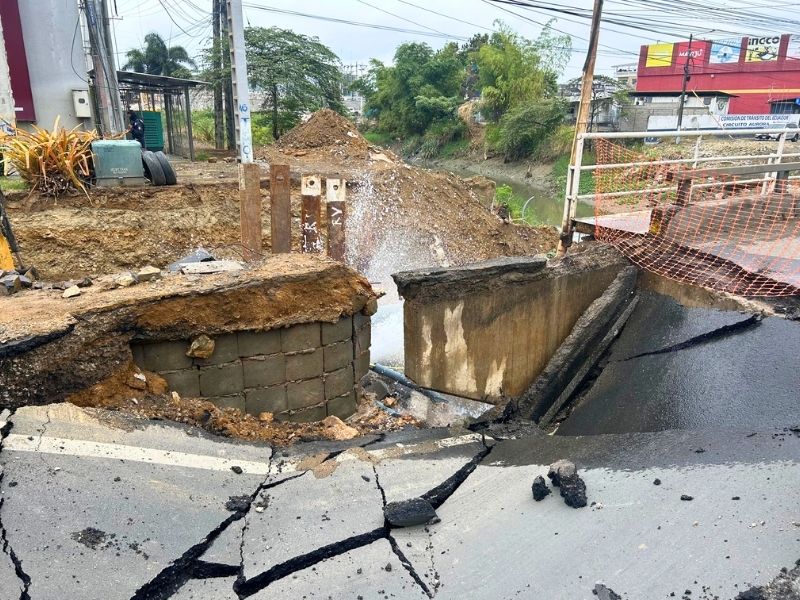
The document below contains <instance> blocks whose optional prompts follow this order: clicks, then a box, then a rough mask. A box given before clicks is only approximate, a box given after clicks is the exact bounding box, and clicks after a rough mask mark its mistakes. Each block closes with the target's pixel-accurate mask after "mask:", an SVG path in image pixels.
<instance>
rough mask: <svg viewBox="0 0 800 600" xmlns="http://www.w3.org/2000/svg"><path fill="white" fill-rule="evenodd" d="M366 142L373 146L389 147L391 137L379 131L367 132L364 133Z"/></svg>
mask: <svg viewBox="0 0 800 600" xmlns="http://www.w3.org/2000/svg"><path fill="white" fill-rule="evenodd" d="M364 137H365V138H366V140H367V141H368V142H369V143H370V144H373V145H375V146H390V145H391V143H392V136H390V135H389V134H388V133H381V132H380V131H367V132H364Z"/></svg>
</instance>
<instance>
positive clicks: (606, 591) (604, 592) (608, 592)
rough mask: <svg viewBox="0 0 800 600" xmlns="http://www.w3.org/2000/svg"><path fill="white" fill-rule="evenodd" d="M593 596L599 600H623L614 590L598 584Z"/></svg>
mask: <svg viewBox="0 0 800 600" xmlns="http://www.w3.org/2000/svg"><path fill="white" fill-rule="evenodd" d="M592 594H594V595H595V596H597V597H598V599H599V600H622V596H620V595H619V594H617V593H616V592H615V591H614V590H612V589H611V588H609V587H606V586H604V585H603V584H602V583H598V584H596V585H595V586H594V589H593V590H592Z"/></svg>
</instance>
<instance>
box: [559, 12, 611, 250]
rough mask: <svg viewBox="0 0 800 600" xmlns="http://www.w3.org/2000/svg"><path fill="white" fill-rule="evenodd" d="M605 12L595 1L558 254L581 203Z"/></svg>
mask: <svg viewBox="0 0 800 600" xmlns="http://www.w3.org/2000/svg"><path fill="white" fill-rule="evenodd" d="M602 14H603V0H594V11H593V13H592V31H591V34H590V35H589V50H588V53H587V55H586V62H584V64H583V79H582V80H581V100H580V104H579V105H578V117H577V119H576V122H575V137H574V138H573V140H572V152H571V154H570V167H569V171H568V173H567V190H566V194H565V199H564V217H563V219H562V221H561V237H560V239H559V242H558V254H559V256H563V255H564V254H565V253H566V251H567V248H569V246H570V245H571V244H572V220H573V219H574V218H575V208H576V206H577V204H578V194H579V189H578V188H579V187H580V185H579V184H580V173H581V171H580V168H581V164H582V163H583V143H584V140H583V137H582V136H583V134H585V133H586V130H587V127H588V124H589V113H590V109H591V105H592V85H593V84H594V65H595V62H596V60H597V44H598V41H599V38H600V17H601V16H602Z"/></svg>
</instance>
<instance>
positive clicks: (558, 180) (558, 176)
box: [551, 150, 596, 194]
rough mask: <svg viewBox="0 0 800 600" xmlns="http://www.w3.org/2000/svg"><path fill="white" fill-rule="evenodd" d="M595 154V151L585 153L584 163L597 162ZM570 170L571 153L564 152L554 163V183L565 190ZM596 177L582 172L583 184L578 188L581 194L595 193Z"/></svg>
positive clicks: (591, 163) (552, 172)
mask: <svg viewBox="0 0 800 600" xmlns="http://www.w3.org/2000/svg"><path fill="white" fill-rule="evenodd" d="M595 160H596V159H595V154H594V152H593V151H591V150H590V151H588V152H584V153H583V164H584V165H593V164H595ZM568 171H569V154H564V155H562V156H561V157H559V158H558V159H557V160H556V161H555V162H554V163H553V170H552V171H551V174H552V176H553V185H554V186H555V187H556V188H557V189H559V190H564V189H566V187H567V173H568ZM594 191H595V190H594V178H593V177H592V176H591V174H589V173H582V174H581V186H580V189H579V190H578V193H579V194H593V193H594Z"/></svg>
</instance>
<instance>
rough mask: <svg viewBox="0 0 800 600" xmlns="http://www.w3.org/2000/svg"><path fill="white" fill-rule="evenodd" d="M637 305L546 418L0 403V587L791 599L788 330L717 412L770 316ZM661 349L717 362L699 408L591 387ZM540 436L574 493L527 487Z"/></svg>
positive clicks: (793, 413)
mask: <svg viewBox="0 0 800 600" xmlns="http://www.w3.org/2000/svg"><path fill="white" fill-rule="evenodd" d="M658 301H661V300H658ZM648 310H649V309H648V302H647V301H645V302H644V303H643V312H641V313H640V314H639V315H638V316H634V317H633V318H632V319H633V321H632V322H633V324H634V327H631V328H630V329H628V328H626V330H625V331H624V332H623V335H622V337H621V338H620V339H619V340H618V341H617V343H616V344H615V345H614V346H613V347H612V351H611V353H610V355H609V356H610V360H609V363H608V365H610V366H607V367H606V369H605V370H604V371H603V372H602V373H601V375H600V377H599V378H598V379H597V382H596V384H595V387H594V388H592V389H590V391H589V394H588V395H586V396H585V397H584V399H583V401H582V403H581V404H579V406H578V407H577V409H576V410H575V412H574V413H573V415H572V416H571V417H570V418H569V419H568V420H567V421H565V422H564V423H563V424H562V425H561V428H560V429H559V431H558V433H559V435H546V434H545V433H544V432H542V431H540V430H538V429H537V428H535V427H533V428H531V427H522V426H519V424H513V423H512V424H506V425H500V424H495V425H493V426H490V427H489V428H488V429H486V430H484V431H482V432H481V433H473V432H470V431H466V430H458V431H456V430H443V429H440V430H422V431H413V432H394V433H388V434H386V435H383V436H369V437H366V438H363V439H358V440H351V441H349V442H341V443H336V442H317V443H309V444H301V445H298V446H295V447H292V448H288V449H275V450H273V449H271V448H269V447H267V446H264V445H259V444H251V443H245V442H237V441H232V440H229V439H223V438H217V437H214V436H211V435H208V434H205V433H203V432H199V431H197V430H193V429H190V428H187V427H184V426H180V425H176V424H171V423H161V422H152V421H139V420H136V419H133V418H132V417H128V416H125V415H123V414H120V413H113V412H106V411H102V410H92V409H81V408H77V407H75V406H72V405H68V404H54V405H50V406H44V407H25V408H22V409H19V410H17V411H16V412H15V413H13V414H10V413H8V412H7V411H6V412H4V413H0V600H18V599H19V600H72V599H75V600H117V599H119V600H155V599H165V600H166V599H176V600H187V599H197V600H199V599H203V600H227V599H230V600H241V599H244V598H253V599H255V600H265V599H276V600H277V599H289V600H293V599H298V600H300V599H314V598H318V599H334V600H338V599H358V598H361V599H363V600H366V599H382V600H386V599H387V598H400V599H414V598H422V599H424V598H438V599H442V600H456V599H459V600H460V599H463V598H476V599H487V600H490V599H491V600H496V599H512V598H529V599H537V600H538V599H542V598H546V599H561V598H563V599H567V600H594V599H596V598H625V599H628V600H650V599H659V598H665V599H669V598H681V599H682V600H713V599H734V598H737V597H738V596H739V594H743V593H746V594H750V593H751V592H747V590H748V589H750V588H751V586H768V587H764V588H763V590H761V591H760V592H759V594H760V595H745V596H742V597H741V598H748V599H750V600H752V599H753V598H757V599H760V600H800V568H795V562H796V561H797V560H798V558H800V509H798V507H800V426H798V425H800V418H798V412H797V399H798V395H797V390H798V389H799V388H800V386H798V385H796V384H793V383H792V382H793V381H795V380H794V379H792V377H796V373H794V371H792V369H794V370H796V354H795V355H794V356H790V357H788V358H787V356H788V354H787V349H789V350H791V348H792V346H791V344H793V343H794V341H793V340H794V338H792V337H789V338H786V339H787V340H788V341H786V343H785V344H782V346H781V348H782V352H778V351H777V350H776V351H775V352H772V353H770V352H767V350H764V351H765V352H767V354H766V355H764V356H762V359H763V360H762V364H769V366H770V369H769V372H770V373H771V381H772V382H773V383H772V387H771V388H770V389H771V390H773V391H776V390H777V391H778V392H779V393H777V394H775V395H774V396H772V397H769V399H770V400H772V399H773V398H774V402H764V398H763V397H762V405H761V406H757V407H755V408H753V409H751V412H752V414H754V415H755V416H756V417H758V418H753V419H747V418H746V414H745V413H742V412H741V411H738V410H737V411H732V412H731V413H730V414H729V418H727V419H726V418H725V415H724V412H723V411H721V410H719V411H717V412H714V410H713V409H714V407H716V406H717V403H715V399H719V398H727V396H720V395H719V394H720V393H722V392H723V391H724V393H725V394H727V393H730V390H729V388H728V387H725V386H722V387H720V388H718V389H719V390H722V391H720V392H719V393H717V395H715V393H714V392H713V390H714V389H715V388H714V386H713V384H715V383H717V379H719V378H720V377H727V376H728V373H730V372H731V370H732V369H735V368H736V362H735V360H734V359H735V358H736V354H737V352H735V351H734V350H733V349H731V348H735V347H736V344H739V345H740V346H741V344H742V342H741V340H742V339H743V336H755V337H753V338H752V339H751V341H753V343H756V344H759V343H765V342H764V340H767V341H769V339H772V340H773V345H774V340H775V339H777V338H776V334H774V332H773V331H772V329H770V327H778V328H780V327H783V326H784V324H782V323H775V324H770V325H768V326H767V327H765V323H764V322H759V323H749V324H748V323H744V321H745V319H746V318H747V316H746V315H745V316H742V315H740V314H737V313H729V314H725V315H713V316H709V315H708V314H703V313H689V314H686V315H682V316H680V317H679V318H678V317H676V318H675V319H673V320H672V321H671V322H668V323H666V324H664V323H661V324H659V323H656V322H655V321H653V320H652V314H651V313H650V312H648ZM668 314H669V313H668ZM648 315H649V316H648ZM637 323H638V325H636V324H637ZM670 323H671V326H667V325H670ZM766 323H772V322H771V321H770V320H766ZM787 323H788V322H787ZM644 326H648V327H649V329H650V331H651V334H652V335H651V337H650V338H648V339H647V340H645V339H643V338H642V337H641V336H639V335H635V334H637V332H640V331H641V327H644ZM791 326H793V327H797V324H791ZM637 327H639V328H640V329H637ZM707 334H710V335H707ZM780 339H784V338H780ZM748 343H749V342H748ZM767 348H769V346H768V345H767ZM762 349H763V347H762ZM701 351H702V352H704V353H705V355H702V356H701V354H700V352H701ZM738 354H739V355H741V357H743V358H742V360H753V358H752V354H751V353H748V352H743V351H741V350H739V351H738ZM676 357H682V360H688V361H689V362H692V361H699V360H707V361H708V360H716V361H717V362H720V361H722V360H723V359H724V360H725V361H727V362H726V363H725V365H724V368H723V366H721V367H720V368H719V369H717V370H716V371H714V370H711V371H708V373H709V378H710V379H711V381H710V382H709V383H707V384H706V385H704V386H702V387H700V388H698V389H700V390H701V391H702V392H703V393H702V394H700V395H698V396H697V398H698V401H697V406H698V407H702V406H706V412H709V413H711V414H712V417H709V418H697V419H695V420H693V421H669V420H667V421H659V420H658V419H651V418H650V417H651V415H650V414H649V413H648V411H649V410H651V409H652V406H651V404H650V403H652V402H655V401H654V400H651V399H650V398H649V397H646V396H640V397H637V398H640V399H641V400H642V401H641V402H640V403H639V404H636V405H634V404H633V403H632V402H631V401H630V398H631V397H633V396H631V397H629V396H619V395H618V397H617V402H610V401H609V398H611V399H613V394H611V393H609V392H608V390H609V389H611V388H609V387H608V386H607V382H604V380H603V376H604V375H608V374H613V372H614V371H613V369H624V370H625V371H624V374H623V373H622V372H617V373H616V376H618V377H627V378H628V382H629V383H630V384H631V385H638V384H637V382H641V381H646V380H647V377H648V376H649V375H648V374H651V373H652V371H650V370H648V368H655V365H657V364H658V361H674V360H677V358H676ZM779 357H782V359H781V360H783V361H784V362H780V361H779V360H778V358H779ZM626 359H629V360H626ZM766 360H769V361H772V362H769V363H766V362H764V361H766ZM647 361H650V362H649V363H648V362H647ZM648 364H649V365H650V366H649V367H648V366H647V365H648ZM661 364H662V365H663V364H673V366H674V363H671V362H668V363H661ZM786 365H789V368H786ZM791 365H794V367H791ZM609 369H612V370H609ZM776 372H777V373H778V375H776ZM686 373H687V374H686V375H685V379H686V380H687V381H689V382H694V383H696V382H697V381H699V380H698V379H696V378H694V375H693V374H692V371H691V369H690V368H687V369H686ZM714 377H716V378H717V379H714ZM747 379H748V378H747V377H740V378H739V379H737V381H738V385H739V386H740V387H742V386H744V385H745V384H746V383H747V381H746V380H747ZM749 380H750V381H751V382H754V384H759V385H760V384H763V382H764V379H763V378H762V379H759V378H758V377H757V376H754V375H752V374H751V375H749ZM623 381H625V380H624V379H623ZM694 383H693V384H694ZM726 385H727V384H726ZM793 385H794V388H792V386H793ZM604 386H606V387H604ZM668 393H669V389H668V390H667V392H664V394H668ZM786 394H793V395H791V396H789V397H788V398H789V399H788V400H787V396H786ZM739 396H744V397H747V395H746V390H745V391H743V390H739ZM792 398H793V402H792V401H790V400H791V399H792ZM734 400H738V396H737V397H736V398H734ZM661 401H662V402H663V403H668V402H667V400H666V399H664V398H662V399H661ZM681 401H685V398H683V399H681ZM609 402H610V403H609ZM603 403H606V404H605V406H606V408H605V409H604V410H601V409H599V408H598V406H600V407H602V406H603ZM734 404H735V402H734ZM709 407H711V408H709ZM593 411H594V412H595V413H596V414H600V415H602V414H605V411H607V412H609V414H612V415H615V417H614V419H611V420H604V419H601V418H599V417H595V418H592V414H593ZM597 411H600V412H599V413H598V412H597ZM615 411H616V412H615ZM743 415H744V416H743ZM573 419H574V420H573ZM791 419H795V420H794V421H791ZM612 425H613V426H612ZM570 427H572V428H574V429H573V431H572V432H571V433H573V435H567V433H570V431H569V428H570ZM561 458H567V459H569V460H572V461H574V462H575V463H576V464H577V466H578V469H579V473H580V476H581V478H582V479H583V480H584V481H585V483H586V486H587V494H588V500H589V503H590V504H589V506H587V507H585V508H581V509H573V508H570V507H568V506H566V505H565V504H564V502H563V500H562V499H561V498H560V497H559V495H558V494H557V493H554V494H551V495H550V496H548V497H547V498H545V499H544V500H542V501H541V502H535V501H534V500H533V499H532V494H531V483H532V481H533V479H534V478H535V477H536V476H538V475H546V473H547V470H548V466H549V465H550V464H551V463H552V462H554V461H556V460H558V459H561ZM419 497H421V498H424V499H425V500H427V501H428V502H429V503H430V504H431V505H432V506H433V507H434V508H435V509H436V512H437V514H438V519H439V521H438V522H432V523H429V524H427V525H423V526H416V527H408V528H399V527H393V526H392V525H390V524H389V523H388V522H387V521H386V520H385V518H384V513H383V509H384V507H385V506H386V504H387V503H389V502H397V501H402V500H407V499H412V498H419ZM687 498H691V500H687ZM771 582H772V583H771ZM741 598H740V599H739V600H741Z"/></svg>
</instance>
